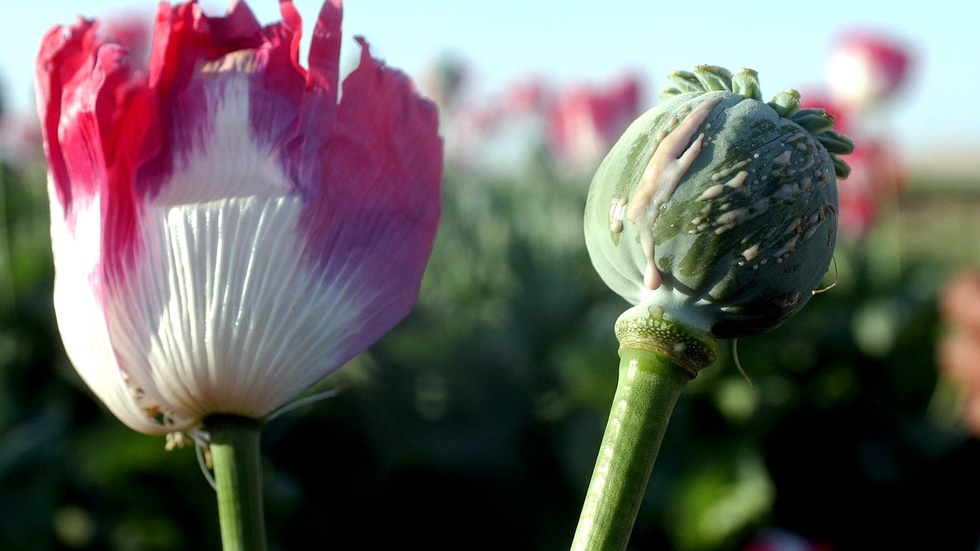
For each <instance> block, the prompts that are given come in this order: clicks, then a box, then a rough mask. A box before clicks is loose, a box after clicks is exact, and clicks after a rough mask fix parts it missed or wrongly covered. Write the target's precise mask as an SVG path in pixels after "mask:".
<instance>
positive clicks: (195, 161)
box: [107, 58, 360, 419]
mask: <svg viewBox="0 0 980 551" xmlns="http://www.w3.org/2000/svg"><path fill="white" fill-rule="evenodd" d="M227 59H228V58H226V61H227ZM200 90H201V91H202V92H203V94H204V97H203V99H201V101H205V102H206V103H207V104H208V107H209V109H208V111H209V113H210V114H209V121H208V122H207V124H206V127H205V128H201V129H197V130H195V131H194V132H192V133H191V134H192V135H194V136H195V140H194V142H193V146H192V147H189V148H188V150H187V151H186V152H185V154H184V155H182V156H180V157H178V158H177V159H175V162H174V168H173V171H172V174H171V177H170V179H169V180H168V181H167V182H165V183H164V185H162V186H161V187H160V191H159V193H158V195H157V196H156V197H154V198H152V199H151V200H150V202H149V204H148V205H147V206H146V207H145V209H144V212H143V215H142V219H141V236H140V242H141V244H142V247H143V250H142V254H141V255H140V257H139V259H138V261H137V262H136V263H135V264H134V266H133V268H132V270H131V271H130V273H128V274H127V277H126V278H125V280H124V281H122V282H120V284H119V285H116V286H114V289H113V292H112V294H111V295H108V296H107V311H108V312H109V316H108V317H109V319H111V320H112V327H111V340H112V344H113V346H114V348H115V350H116V352H117V355H118V357H119V360H120V363H121V365H122V366H123V369H124V370H125V371H126V372H127V373H128V374H129V375H130V377H131V378H132V379H133V381H135V383H136V384H137V385H138V386H139V387H140V388H142V389H144V390H145V392H146V393H147V395H149V396H150V397H152V398H153V399H154V400H156V401H158V402H159V403H161V404H162V405H163V406H164V408H165V409H167V410H171V411H174V412H178V413H180V414H181V415H183V416H186V417H191V418H197V419H200V417H202V416H204V415H207V414H210V413H215V412H224V413H236V414H240V415H246V416H251V417H263V416H266V415H268V414H269V413H271V412H272V411H273V410H274V409H276V408H278V407H279V406H281V405H283V404H284V403H286V402H287V401H288V400H289V399H291V398H292V397H294V396H295V395H296V394H298V393H300V392H302V391H303V390H305V389H306V388H307V387H308V386H310V385H311V384H313V383H314V382H316V381H317V380H319V379H320V378H322V377H323V376H324V375H326V374H328V373H329V372H330V371H332V370H334V369H336V368H337V367H339V366H340V365H341V364H342V363H343V362H344V361H346V359H348V358H346V357H341V354H343V353H344V350H345V348H344V347H343V346H338V345H337V343H338V341H343V340H345V339H349V338H350V337H349V336H348V333H351V332H357V331H358V329H359V327H360V320H359V319H357V316H358V315H359V313H360V310H359V309H352V308H348V307H347V305H346V302H345V301H346V300H347V298H346V297H345V292H346V291H345V289H343V288H338V287H336V286H333V285H332V282H328V283H327V284H325V283H324V279H323V277H322V274H321V273H320V271H319V266H318V265H317V264H315V263H310V262H308V261H307V260H306V259H305V257H304V252H305V250H306V236H305V233H304V232H303V231H301V229H300V227H299V219H300V217H301V216H302V215H303V213H304V212H305V206H304V198H303V197H302V196H301V195H300V194H298V193H294V191H295V190H294V189H292V188H293V186H292V182H291V180H290V179H289V177H288V176H287V174H286V173H285V172H284V171H283V170H282V168H281V167H282V164H281V163H280V162H279V158H278V150H277V149H276V148H275V147H274V145H273V144H269V143H268V142H267V140H264V139H262V136H257V135H256V134H255V133H254V132H253V128H252V124H251V120H250V118H249V116H248V113H250V112H251V110H252V109H251V107H250V102H251V101H252V99H253V98H254V95H252V94H251V88H250V86H249V79H248V73H247V72H240V71H227V72H225V73H223V74H222V75H221V76H220V78H218V79H216V80H214V81H213V83H212V84H209V85H207V86H202V87H200ZM176 131H178V132H181V131H182V130H180V129H179V128H178V129H177V130H176Z"/></svg>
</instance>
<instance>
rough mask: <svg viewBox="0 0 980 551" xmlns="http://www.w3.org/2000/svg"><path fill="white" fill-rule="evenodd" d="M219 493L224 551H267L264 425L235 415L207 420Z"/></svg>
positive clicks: (215, 416) (219, 513)
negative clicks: (261, 437) (262, 452)
mask: <svg viewBox="0 0 980 551" xmlns="http://www.w3.org/2000/svg"><path fill="white" fill-rule="evenodd" d="M204 426H205V428H206V429H207V431H208V433H209V435H210V440H211V442H210V448H211V461H212V464H213V465H214V477H215V483H216V485H217V491H218V518H219V520H220V524H221V542H222V548H223V549H224V551H265V549H266V542H265V518H264V517H263V513H262V476H261V474H262V473H261V465H260V461H261V457H260V453H259V434H260V432H261V430H262V423H261V422H260V421H257V420H255V419H248V418H245V417H238V416H235V415H213V416H211V417H208V418H207V419H205V422H204Z"/></svg>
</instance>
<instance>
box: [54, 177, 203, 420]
mask: <svg viewBox="0 0 980 551" xmlns="http://www.w3.org/2000/svg"><path fill="white" fill-rule="evenodd" d="M55 185H56V184H55V183H54V182H51V183H50V184H49V193H52V194H54V193H56V191H55V189H54V187H55ZM52 196H53V195H52ZM98 205H99V202H98V198H95V201H93V202H89V203H88V204H86V203H80V202H76V204H75V210H76V215H75V224H73V226H72V227H71V228H69V226H68V224H66V223H65V222H64V220H65V219H64V212H63V211H62V209H61V205H60V203H58V202H57V201H51V240H52V245H53V250H54V253H55V254H54V261H55V273H56V276H55V285H54V305H55V309H56V311H57V312H58V328H59V330H60V333H61V336H62V341H63V342H64V347H65V351H66V353H67V354H68V357H69V359H70V360H71V362H72V365H74V366H75V369H76V370H77V371H78V373H79V375H80V376H81V377H82V380H83V381H85V384H86V385H88V387H89V388H90V389H91V390H92V391H93V392H94V393H95V394H96V396H98V398H99V399H100V400H101V401H102V402H103V403H104V404H105V405H106V406H107V407H108V408H109V410H110V411H111V412H112V413H113V415H115V416H116V417H118V418H119V419H120V420H121V421H122V422H123V423H125V424H126V425H127V426H129V427H130V428H132V429H133V430H136V431H139V432H142V433H146V434H165V433H167V432H171V431H174V430H182V429H183V428H186V427H185V426H183V425H182V424H181V423H180V421H179V420H175V421H177V423H176V424H174V425H163V424H161V423H160V422H158V421H157V420H156V419H154V417H155V412H154V411H153V409H154V404H153V403H152V402H150V401H149V400H147V401H143V402H141V401H140V400H138V399H137V395H138V392H137V389H136V388H135V387H134V386H132V385H130V384H129V383H128V381H127V379H126V377H125V374H124V373H122V372H121V371H120V369H119V364H118V363H117V361H116V355H115V352H114V351H113V348H112V345H111V343H110V339H109V330H108V326H107V325H106V316H105V311H104V309H103V304H102V293H101V292H100V288H99V287H97V286H94V285H92V280H93V279H95V280H97V279H98V278H99V256H100V250H99V247H98V243H99V237H100V234H101V231H102V230H101V214H100V209H99V207H98Z"/></svg>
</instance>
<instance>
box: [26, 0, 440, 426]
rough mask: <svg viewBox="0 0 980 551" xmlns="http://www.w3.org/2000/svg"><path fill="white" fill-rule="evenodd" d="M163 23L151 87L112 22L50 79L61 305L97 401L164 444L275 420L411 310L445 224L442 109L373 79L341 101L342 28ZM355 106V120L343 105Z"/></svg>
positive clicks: (385, 78) (329, 21)
mask: <svg viewBox="0 0 980 551" xmlns="http://www.w3.org/2000/svg"><path fill="white" fill-rule="evenodd" d="M280 11H281V13H282V17H283V21H282V22H278V23H275V24H271V25H268V26H262V25H260V24H259V23H258V21H257V20H256V18H255V16H254V15H253V14H252V12H251V11H250V10H249V9H248V7H247V6H246V5H245V4H244V3H241V2H234V3H233V4H232V5H231V7H230V8H229V9H228V12H227V14H226V15H224V16H220V17H219V16H209V15H206V14H204V13H203V11H202V10H201V8H200V7H199V6H198V4H197V3H196V2H194V1H191V2H188V3H184V4H177V5H169V4H166V3H161V4H160V6H159V8H158V12H157V15H156V22H155V28H154V31H153V38H152V44H151V48H150V49H151V51H150V56H149V66H148V68H146V69H145V70H142V69H141V68H138V67H134V66H132V64H131V62H130V59H129V54H128V53H127V50H126V48H125V47H123V46H121V45H119V44H116V43H113V42H112V39H111V38H109V37H107V36H104V35H102V34H101V33H100V32H99V27H98V24H97V23H96V22H95V21H90V20H84V19H80V20H79V21H78V22H76V23H75V24H73V25H70V26H56V27H54V28H53V29H51V30H50V31H49V32H48V33H47V34H46V35H45V36H44V39H43V42H42V45H41V48H40V53H39V56H38V60H37V67H36V79H37V96H38V114H39V116H40V119H41V124H42V130H43V136H44V147H45V153H46V156H47V160H48V164H49V179H48V181H49V193H50V204H51V237H52V247H53V251H54V258H55V270H56V280H55V288H54V304H55V310H56V313H57V317H58V325H59V329H60V331H61V335H62V338H63V341H64V344H65V349H66V351H67V353H68V356H69V358H70V360H71V361H72V363H73V364H74V366H75V368H76V369H77V370H78V372H79V374H80V375H81V377H82V379H83V380H84V381H85V382H86V383H87V384H88V386H89V387H90V388H91V389H92V390H93V392H94V393H95V394H96V395H97V396H98V397H99V398H100V399H101V400H102V401H103V402H104V403H105V404H106V406H107V407H108V408H109V409H110V410H111V411H112V413H114V414H115V415H116V416H117V417H118V418H119V419H120V420H122V421H123V422H124V423H126V424H127V425H128V426H130V427H132V428H133V429H135V430H138V431H141V432H144V433H149V434H162V433H168V432H172V431H182V430H187V429H191V428H194V427H195V426H197V425H199V424H200V423H201V420H202V419H203V418H204V417H206V416H208V415H211V414H231V415H239V416H244V417H251V418H257V419H261V418H264V417H266V416H268V415H269V414H270V413H271V412H273V411H274V410H276V409H277V408H279V407H280V406H282V405H283V404H285V403H287V402H288V401H289V400H291V399H292V398H294V397H295V396H296V395H297V394H299V393H301V392H302V391H303V390H305V389H306V388H308V387H309V386H310V385H312V384H313V383H315V382H317V381H318V380H319V379H321V378H322V377H323V376H325V375H326V374H328V373H330V372H332V371H333V370H335V369H337V368H338V367H340V366H341V365H342V364H344V363H345V362H347V361H348V360H350V359H351V358H352V357H354V356H355V355H357V354H359V353H360V352H362V351H364V350H365V349H366V348H367V347H369V346H370V345H371V344H373V343H374V342H375V341H376V340H377V339H379V338H380V337H381V336H382V335H384V334H385V333H386V332H387V331H389V330H390V329H391V328H392V327H393V326H394V325H395V324H397V323H398V322H399V321H400V320H402V319H403V318H404V316H405V315H406V314H407V313H408V312H409V311H410V309H411V308H412V307H413V305H414V304H415V301H416V299H417V295H418V288H419V283H420V279H421V276H422V272H423V270H424V267H425V264H426V262H427V260H428V257H429V253H430V251H431V247H432V241H433V239H434V235H435V231H436V226H437V224H438V218H439V214H440V178H441V172H442V141H441V139H440V138H439V135H438V120H437V113H436V109H435V107H434V106H433V105H432V104H431V103H430V102H429V101H427V100H425V99H423V98H421V97H420V96H419V95H418V94H417V93H416V91H415V89H414V87H413V85H412V83H411V81H410V80H409V79H408V78H407V77H406V76H405V75H404V74H402V73H400V72H398V71H395V70H392V69H389V68H387V67H386V66H385V65H384V64H383V63H381V62H380V61H378V60H376V59H374V58H372V57H371V55H370V52H369V49H368V45H367V43H366V42H365V41H364V40H363V39H360V38H358V42H359V43H360V47H361V55H360V63H359V65H358V67H357V68H356V69H354V70H353V72H352V73H351V74H350V75H349V76H347V78H346V79H345V80H344V84H343V90H342V94H341V93H340V92H341V91H340V90H339V89H338V80H339V71H340V69H339V67H340V64H339V56H340V45H341V18H342V7H341V3H340V0H328V1H327V2H326V3H325V4H324V5H323V7H322V9H321V11H320V13H319V16H318V18H317V20H316V23H315V28H314V31H313V36H312V40H311V43H310V54H309V63H308V66H307V67H304V66H302V65H301V64H300V63H299V56H298V51H299V45H300V35H301V28H302V21H301V19H300V16H299V13H298V12H297V10H296V9H295V7H294V6H293V4H292V2H290V1H289V0H281V1H280ZM338 96H340V98H339V99H338Z"/></svg>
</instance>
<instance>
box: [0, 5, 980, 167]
mask: <svg viewBox="0 0 980 551" xmlns="http://www.w3.org/2000/svg"><path fill="white" fill-rule="evenodd" d="M4 3H5V4H6V6H5V9H4V17H3V18H2V19H0V80H2V81H3V82H4V88H5V96H6V97H7V102H8V103H9V104H12V107H13V108H15V109H21V110H31V112H33V111H32V110H33V99H32V91H31V90H32V84H33V63H34V56H35V55H36V52H37V47H38V44H39V42H40V38H41V36H42V35H43V34H44V32H45V31H46V30H47V29H48V28H50V27H51V26H52V25H53V24H55V23H61V24H69V23H71V22H73V21H74V20H75V18H76V16H77V15H80V14H81V15H85V16H86V17H96V18H104V17H106V16H111V15H113V14H118V13H125V12H132V11H139V10H142V11H144V12H145V13H146V17H147V18H148V20H149V19H151V18H152V13H153V11H154V9H155V5H156V2H151V1H145V2H136V1H134V0H72V1H65V0H4ZM200 3H201V5H202V7H203V8H204V9H205V11H207V12H208V13H211V14H215V15H217V14H220V13H222V12H223V11H224V9H225V7H226V5H227V4H226V3H225V2H223V1H221V2H215V1H213V0H200ZM294 3H295V4H296V6H297V8H298V9H299V11H300V13H301V14H303V15H304V17H305V20H306V22H307V23H310V22H312V21H313V19H314V18H315V17H316V13H317V11H318V10H319V7H320V3H321V2H320V0H295V1H294ZM248 4H249V7H250V8H252V10H253V11H254V12H255V14H256V15H257V17H258V18H259V20H260V21H262V22H264V23H270V22H273V21H276V20H278V19H279V13H278V3H277V2H276V1H275V0H250V1H249V2H248ZM902 6H904V7H899V3H897V2H894V1H887V2H886V1H878V0H873V1H864V2H856V1H854V0H826V1H824V2H805V1H799V2H757V3H753V2H752V1H750V0H743V1H740V2H732V1H724V2H722V1H715V0H700V1H697V2H694V1H686V0H681V1H677V0H675V1H672V2H669V1H652V0H642V1H640V0H604V1H603V2H595V1H593V2H588V1H574V0H537V1H535V0H493V1H490V2H466V1H460V0H411V1H409V0H404V1H402V0H347V1H346V2H345V5H344V14H345V15H344V33H345V34H346V39H345V41H344V48H345V49H346V52H345V53H343V54H342V55H343V56H344V59H348V58H350V59H353V52H354V51H355V43H354V41H353V36H355V35H362V36H365V37H366V38H367V39H368V41H369V42H370V43H371V45H372V52H373V53H374V55H375V56H376V57H380V58H381V59H384V60H385V61H386V62H387V64H388V65H390V66H392V67H397V68H400V69H402V70H404V71H406V72H407V73H409V74H410V75H412V76H413V77H415V78H416V79H419V78H421V77H422V75H424V73H425V71H426V70H427V69H428V68H429V67H430V66H431V65H432V63H433V61H434V60H436V59H438V58H440V57H441V56H445V55H452V56H455V57H457V58H459V59H462V60H464V61H465V62H466V63H467V65H468V66H469V67H470V70H471V75H472V76H473V77H474V78H473V82H474V83H475V84H476V85H477V86H478V87H479V88H481V90H479V91H478V92H479V93H482V94H484V95H486V96H488V97H492V95H493V94H494V93H496V92H499V91H500V90H501V89H503V88H504V87H505V86H506V85H507V84H508V83H513V82H518V81H520V80H524V79H528V78H532V77H539V78H544V79H547V80H550V81H553V82H556V83H584V84H594V85H599V86H601V85H602V83H603V82H608V81H609V80H611V79H613V78H615V77H617V76H619V75H622V74H625V73H627V72H638V73H639V74H640V75H642V77H643V78H644V79H645V82H646V84H647V87H648V89H649V91H650V92H649V98H648V101H647V103H648V106H650V107H652V106H653V105H655V103H656V92H657V91H659V89H660V88H661V87H663V86H664V85H665V84H666V79H665V78H664V76H665V75H666V74H667V72H668V71H670V70H672V69H691V68H693V67H694V66H696V65H700V64H712V65H721V66H724V67H728V68H729V69H732V70H737V69H739V68H741V67H749V68H752V69H755V70H756V71H758V72H759V78H760V81H761V86H762V93H763V95H764V96H765V97H766V98H767V99H768V98H769V97H772V96H774V95H775V94H776V93H778V92H780V91H782V90H784V89H786V88H795V89H798V90H801V91H803V92H804V93H805V91H806V90H816V89H820V88H821V87H822V86H824V83H825V81H826V78H825V75H826V68H827V61H828V56H829V52H830V48H831V45H832V44H833V40H834V37H836V36H838V35H839V34H840V33H841V32H842V31H845V30H848V29H855V28H870V29H873V30H875V31H879V32H885V33H888V34H889V35H891V36H893V37H894V38H895V39H896V40H899V41H900V42H902V43H904V44H906V45H907V46H908V47H909V48H910V50H911V52H912V55H913V65H912V76H911V78H910V81H909V83H908V86H906V87H905V89H903V90H902V93H901V94H900V95H899V96H898V97H896V98H894V101H892V103H891V104H890V105H888V106H887V107H888V110H887V111H886V112H885V113H883V114H882V115H883V116H882V120H881V121H880V124H881V128H883V129H885V130H886V131H887V132H888V133H890V134H892V135H893V136H894V138H895V141H896V142H897V144H898V146H899V148H900V150H901V151H902V152H903V154H904V156H905V157H906V158H907V159H908V162H909V163H910V164H915V163H917V162H921V163H920V164H923V165H927V164H928V163H927V162H926V161H929V160H932V159H935V158H936V157H937V156H939V157H940V158H943V159H945V158H950V159H955V160H957V162H959V163H961V164H962V163H966V165H967V166H969V167H975V168H976V169H977V170H980V101H977V99H976V94H977V92H978V90H980V71H977V69H976V64H977V60H980V28H978V24H977V21H978V19H980V18H978V16H980V4H977V3H972V2H965V1H962V0H930V1H929V2H922V1H919V2H913V3H903V4H902ZM304 61H305V60H304Z"/></svg>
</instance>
